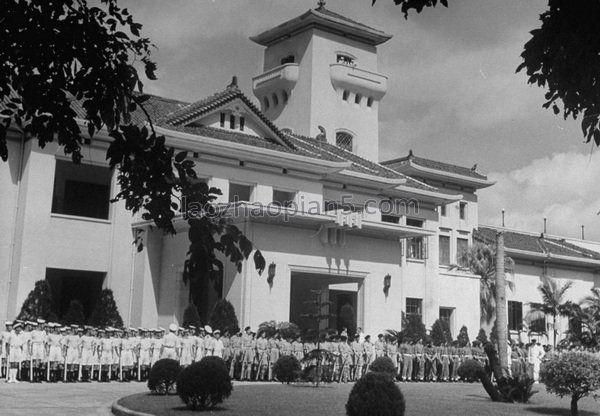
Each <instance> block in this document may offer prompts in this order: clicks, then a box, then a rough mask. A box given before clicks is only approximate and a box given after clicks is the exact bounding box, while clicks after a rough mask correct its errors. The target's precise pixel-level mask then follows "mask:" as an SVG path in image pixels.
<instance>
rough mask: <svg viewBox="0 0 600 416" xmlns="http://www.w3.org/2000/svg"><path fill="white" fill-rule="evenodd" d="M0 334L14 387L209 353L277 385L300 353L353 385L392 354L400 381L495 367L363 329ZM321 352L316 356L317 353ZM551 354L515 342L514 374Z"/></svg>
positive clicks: (32, 330) (35, 325)
mask: <svg viewBox="0 0 600 416" xmlns="http://www.w3.org/2000/svg"><path fill="white" fill-rule="evenodd" d="M5 325H6V329H5V330H4V331H2V332H1V333H0V361H1V377H2V378H4V379H5V380H6V381H7V382H9V383H16V382H20V381H28V382H34V383H35V382H42V381H45V382H58V381H61V382H67V383H68V382H76V381H79V382H90V381H99V382H110V381H145V380H147V378H148V375H149V371H150V368H151V367H152V365H153V364H154V363H155V362H157V361H158V360H160V359H163V358H170V359H174V360H178V361H179V363H180V364H181V365H182V366H187V365H189V364H191V363H193V362H196V361H200V360H201V359H202V358H203V357H206V356H217V357H220V358H222V359H223V360H224V361H225V362H226V364H227V366H228V368H229V373H230V376H231V377H232V378H233V379H235V380H248V381H273V380H274V379H275V375H274V372H273V369H274V365H275V363H276V362H277V360H278V359H279V358H280V357H282V356H286V355H289V356H295V357H296V358H297V359H298V360H299V361H300V363H301V366H302V370H303V371H309V370H311V369H313V370H314V369H315V368H319V373H318V374H319V376H320V377H321V378H322V380H323V381H326V382H340V383H345V382H351V381H355V380H357V379H359V378H360V377H362V375H363V374H365V373H366V372H367V371H368V369H369V366H370V365H371V363H373V361H374V360H375V359H377V358H379V357H389V358H390V359H391V361H392V363H393V365H394V367H395V371H396V375H397V379H398V380H401V381H407V382H408V381H423V382H425V381H429V382H432V381H440V382H452V381H459V380H460V377H459V374H458V368H459V367H460V365H461V364H462V363H463V362H464V361H466V360H477V361H479V362H480V363H481V365H482V366H484V367H488V368H489V365H488V358H487V355H486V353H485V352H484V349H483V347H482V346H481V345H480V344H479V342H477V341H475V342H473V345H467V346H463V347H460V346H458V343H457V342H456V341H455V342H453V343H448V344H445V345H432V344H431V343H423V342H422V341H421V340H418V341H416V342H413V343H398V340H397V339H396V338H394V337H391V336H389V335H388V336H384V335H383V334H379V335H378V336H377V338H376V339H374V340H372V339H371V336H370V335H365V334H363V333H362V331H361V330H360V328H359V333H358V334H356V335H355V336H353V337H352V339H349V337H348V336H347V334H346V332H345V331H344V332H342V333H341V334H330V335H323V336H321V337H320V338H319V339H310V340H309V339H302V338H301V337H299V336H296V335H287V336H283V335H282V334H280V333H278V332H269V331H259V332H258V333H256V332H253V331H252V330H251V328H250V327H246V328H245V329H244V331H241V332H239V333H234V334H229V333H228V332H226V331H224V333H223V334H221V331H220V330H219V329H214V330H213V329H212V328H211V327H209V326H205V327H201V328H196V327H194V326H189V327H187V328H181V327H178V326H177V325H175V324H171V325H170V326H169V328H168V330H165V329H163V328H152V329H147V328H126V329H119V328H111V327H108V328H94V327H91V326H78V325H70V326H62V325H59V324H55V323H52V322H50V323H46V322H44V321H43V320H37V321H36V322H30V321H24V322H23V321H15V322H6V323H5ZM316 351H318V353H316V354H315V352H316ZM547 352H548V351H545V350H544V349H543V348H542V347H541V346H540V345H539V344H537V343H535V342H533V343H531V345H527V346H523V345H517V344H513V345H512V347H511V351H510V357H511V366H510V370H511V371H512V373H514V374H513V375H517V374H519V373H530V374H531V375H532V376H534V377H535V378H536V381H537V375H538V374H539V363H540V361H541V360H542V359H543V357H544V355H545V354H546V353H547Z"/></svg>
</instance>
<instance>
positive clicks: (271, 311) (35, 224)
mask: <svg viewBox="0 0 600 416" xmlns="http://www.w3.org/2000/svg"><path fill="white" fill-rule="evenodd" d="M390 37H391V36H390V35H387V34H385V33H383V32H381V31H379V30H376V29H373V28H370V27H368V26H365V25H363V24H361V23H357V22H355V21H353V20H350V19H348V18H346V17H344V16H341V15H339V14H336V13H334V12H331V11H329V10H328V9H326V8H325V7H324V6H320V7H319V8H317V9H314V10H309V11H308V12H306V13H305V14H303V15H302V16H299V17H297V18H294V19H292V20H290V21H288V22H285V23H283V24H281V25H279V26H276V27H275V28H273V29H271V30H267V31H266V32H264V33H261V34H259V35H257V36H255V37H252V40H253V41H254V42H256V43H258V44H260V45H263V46H265V47H266V49H265V55H264V72H263V73H262V74H260V75H257V76H256V77H254V78H253V91H254V93H255V95H256V100H257V101H258V102H259V105H258V106H257V105H256V104H255V102H256V101H253V100H251V99H250V98H248V97H246V96H245V95H244V94H243V93H242V92H241V90H240V89H239V88H238V86H237V85H236V82H235V80H234V81H233V82H232V84H231V85H229V86H227V87H226V88H225V89H224V90H223V91H220V92H217V93H216V94H214V95H212V96H210V97H207V98H204V99H201V100H200V101H197V102H194V103H184V102H179V101H176V100H170V99H165V98H162V97H152V98H151V99H150V100H149V101H148V109H149V112H150V114H152V116H153V118H154V120H155V123H156V129H157V132H158V133H159V134H162V135H164V136H166V138H167V142H168V144H169V145H171V146H173V147H175V148H177V149H180V150H186V151H188V152H189V155H190V157H191V158H192V159H193V160H194V161H195V162H196V171H197V174H198V177H200V178H202V179H203V180H205V181H206V182H207V183H208V184H209V185H210V186H214V187H217V188H220V189H221V190H222V192H223V195H222V196H221V197H220V199H219V200H218V203H219V204H221V205H220V206H221V209H225V210H227V211H228V213H229V215H230V216H231V220H232V221H233V222H234V223H236V224H237V225H238V227H239V228H240V229H241V230H242V231H243V232H244V233H245V234H246V236H248V238H249V239H250V240H251V241H252V242H253V244H254V245H255V246H256V247H257V248H259V249H260V250H261V251H262V253H263V256H264V257H265V259H266V261H267V265H268V270H265V273H264V274H263V275H262V276H259V275H258V273H257V272H256V270H255V269H254V267H253V264H252V262H251V261H250V262H248V263H247V264H246V265H244V267H243V269H242V271H241V273H238V272H237V270H235V268H234V267H233V266H232V265H230V264H227V265H226V270H225V276H224V279H223V284H222V287H217V288H214V287H213V286H212V284H211V285H208V284H207V286H206V287H205V299H204V302H203V304H201V305H197V306H198V307H199V310H200V313H201V315H202V316H203V317H206V315H207V313H208V311H209V309H210V307H211V306H212V304H213V303H214V301H215V300H216V299H217V298H218V297H220V296H222V297H225V298H227V299H228V300H229V301H231V302H232V303H233V305H234V307H235V309H236V311H237V314H238V317H239V319H240V325H243V326H245V325H250V326H252V327H257V326H258V325H259V324H260V323H261V322H263V321H267V320H277V321H292V322H295V323H297V324H299V325H301V326H303V327H308V326H309V325H312V323H310V322H307V321H306V320H305V318H303V317H302V316H301V315H302V314H304V313H307V312H309V311H308V310H307V308H308V307H307V305H306V304H305V301H307V300H311V299H312V298H313V297H314V294H313V292H311V291H312V290H316V289H318V290H321V291H322V293H324V295H325V296H326V298H327V299H329V300H330V301H332V302H333V304H332V307H331V308H332V309H331V312H333V313H335V314H337V315H338V316H339V310H340V308H341V307H342V306H343V305H346V304H350V305H352V306H353V309H354V310H355V312H356V319H357V322H358V325H359V326H362V327H363V328H364V330H365V331H366V332H369V333H377V332H379V331H382V330H385V329H391V328H393V329H400V328H401V318H402V313H403V312H405V313H407V314H419V315H421V316H422V318H423V320H424V322H425V324H426V325H427V326H428V327H429V326H431V324H432V323H433V322H434V321H435V320H436V319H438V318H442V319H446V320H448V322H449V323H450V326H451V329H452V331H453V334H456V333H457V331H458V329H459V328H460V326H462V325H466V326H467V327H468V329H469V331H470V333H471V334H473V335H475V334H476V333H477V330H478V329H479V327H480V317H479V281H478V279H477V277H476V276H474V275H472V274H470V273H465V272H460V271H456V270H455V269H452V268H450V267H449V266H450V265H451V264H452V263H454V262H455V259H456V254H457V253H458V252H460V250H462V249H464V248H465V247H468V246H469V245H470V244H471V242H472V239H473V230H474V229H477V227H478V218H477V211H478V210H477V195H476V193H477V190H478V189H481V188H484V187H488V186H491V185H493V183H492V182H490V181H489V180H488V179H487V178H486V176H484V175H482V174H480V173H479V172H477V171H476V170H475V168H473V169H470V168H463V167H459V166H454V165H450V164H447V163H442V162H436V161H432V160H428V159H425V158H422V157H418V156H416V155H413V154H412V152H410V153H409V154H408V156H406V157H404V158H400V159H396V160H390V161H382V160H381V159H382V157H380V156H379V138H378V130H379V128H378V108H379V105H381V104H382V103H381V99H382V97H383V96H384V95H385V92H386V89H387V83H388V79H387V77H386V76H385V75H382V74H379V73H378V69H377V45H379V44H381V43H383V42H385V41H387V40H388V39H390ZM75 107H76V110H77V111H81V109H80V108H77V106H75ZM80 114H81V113H80ZM136 120H137V121H142V120H143V119H142V118H140V117H138V118H137V119H136ZM109 140H110V138H108V137H107V135H106V134H103V133H100V134H97V135H96V136H94V138H93V139H92V140H88V141H87V142H86V145H85V149H84V156H85V159H84V161H83V163H82V164H81V165H79V166H75V165H73V164H71V163H70V161H69V160H68V159H66V158H65V157H64V156H62V150H61V149H58V148H57V147H56V145H53V144H49V145H48V146H46V147H45V148H44V149H40V148H39V147H38V146H37V144H36V143H35V141H32V140H25V139H24V136H23V135H22V134H21V132H19V131H17V130H14V131H11V132H10V137H9V152H10V158H9V161H8V163H4V164H0V187H1V189H2V190H3V198H2V199H0V212H1V213H2V215H1V216H0V247H1V252H0V320H1V319H4V318H13V317H14V316H15V315H16V314H18V312H19V308H20V306H21V304H22V302H23V300H24V299H25V298H26V296H27V294H28V292H29V291H30V290H31V289H32V288H33V285H34V282H35V281H37V280H40V279H46V280H48V282H49V283H50V286H51V288H52V293H53V297H54V305H53V308H54V310H55V311H56V313H57V314H58V315H60V314H61V313H64V312H65V310H66V308H67V307H68V304H69V302H70V301H71V300H72V299H79V300H80V301H82V303H83V304H84V307H85V310H86V313H89V312H90V311H91V309H92V308H93V306H94V302H95V299H96V297H97V294H98V293H99V291H100V290H101V289H102V288H106V287H108V288H111V289H112V290H113V291H114V293H115V297H116V301H117V304H118V307H119V309H120V312H121V314H122V316H123V318H124V320H125V322H126V323H128V324H131V325H135V326H138V325H143V326H149V327H153V326H156V325H162V326H166V325H168V324H169V323H170V322H172V321H176V322H179V321H181V319H182V316H183V311H184V309H185V308H186V307H187V306H188V299H189V296H188V291H189V288H188V287H186V286H185V285H184V283H183V279H182V275H183V269H184V263H185V259H186V252H187V247H188V237H187V233H186V228H187V223H186V221H185V220H184V219H182V218H178V219H177V220H176V227H177V230H178V231H179V233H178V234H177V235H176V236H165V235H164V234H163V233H162V232H160V231H158V230H156V229H155V228H154V227H153V226H152V224H151V223H148V222H145V221H142V220H141V219H140V218H132V216H131V214H130V212H128V211H126V210H125V209H124V204H123V203H116V204H110V203H109V199H110V197H111V196H114V195H115V194H116V193H117V191H118V189H117V185H116V181H115V175H114V172H111V171H110V170H109V169H108V167H107V164H106V161H105V152H106V148H107V143H108V141H109ZM378 162H379V163H378ZM486 230H489V229H486ZM486 232H488V231H486ZM489 232H491V231H489ZM137 236H142V238H143V239H144V250H143V251H141V252H139V253H138V252H137V251H136V249H135V247H134V245H133V244H132V241H133V240H134V238H135V237H137ZM510 241H512V240H511V239H510V238H507V249H508V250H512V248H511V246H510V244H509V242H510ZM573 247H576V245H574V244H573ZM514 249H515V250H520V249H519V248H518V247H516V248H514ZM576 251H577V250H572V251H570V252H568V253H564V259H562V258H561V259H562V260H564V262H563V263H560V262H559V263H557V264H556V267H558V268H560V273H559V272H558V270H559V269H556V270H557V272H556V273H557V277H563V278H569V279H579V280H580V281H581V283H580V286H581V290H579V289H578V291H577V296H579V294H580V292H581V294H583V293H584V292H585V291H586V290H589V288H591V287H594V286H595V287H597V286H599V285H600V277H599V276H598V274H597V272H598V269H599V268H600V255H597V253H593V252H592V251H591V250H584V249H582V251H581V253H585V254H584V255H583V257H582V256H581V255H580V254H581V253H579V252H576ZM509 254H510V255H513V254H514V255H515V257H516V253H513V252H510V253H509ZM538 254H539V253H538ZM586 256H587V257H586ZM534 257H535V256H534ZM584 257H585V258H584ZM562 260H561V261H562ZM524 261H525V260H524ZM529 261H530V260H529V259H527V260H526V261H525V263H523V264H524V265H525V264H527V262H529ZM531 262H532V267H533V268H527V267H528V266H527V267H525V266H523V269H522V271H519V272H518V273H517V275H516V276H515V280H516V282H517V288H518V289H517V291H516V292H515V293H514V294H512V295H511V296H512V297H511V301H512V300H514V301H519V302H521V303H526V302H527V301H528V299H529V300H537V299H538V297H536V296H537V294H536V289H535V287H536V283H537V282H536V281H535V279H536V278H537V279H538V281H539V275H540V274H541V273H540V265H541V264H547V263H548V262H546V263H544V262H543V261H542V260H541V259H537V258H536V259H532V260H531ZM563 266H564V267H563ZM552 267H555V264H554V263H552ZM520 270H521V269H520ZM544 270H545V269H544ZM552 270H554V269H552ZM269 276H270V279H268V277H269ZM521 281H523V283H522V284H521ZM578 284H579V283H578ZM523 310H525V309H523ZM523 313H524V312H523ZM523 316H524V315H523ZM521 319H523V318H522V317H521ZM339 325H340V323H339V321H338V318H331V320H330V322H329V326H330V327H333V328H338V327H339Z"/></svg>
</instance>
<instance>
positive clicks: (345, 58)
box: [336, 53, 355, 66]
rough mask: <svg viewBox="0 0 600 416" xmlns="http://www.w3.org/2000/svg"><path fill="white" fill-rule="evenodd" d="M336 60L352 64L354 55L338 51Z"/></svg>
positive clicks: (340, 62)
mask: <svg viewBox="0 0 600 416" xmlns="http://www.w3.org/2000/svg"><path fill="white" fill-rule="evenodd" d="M336 62H337V63H339V64H344V65H349V66H354V65H355V63H354V57H352V56H350V55H346V54H344V53H338V54H337V56H336Z"/></svg>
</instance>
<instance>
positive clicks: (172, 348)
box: [160, 324, 179, 360]
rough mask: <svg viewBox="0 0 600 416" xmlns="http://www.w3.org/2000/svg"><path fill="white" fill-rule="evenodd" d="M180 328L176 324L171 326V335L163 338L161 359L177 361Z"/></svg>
mask: <svg viewBox="0 0 600 416" xmlns="http://www.w3.org/2000/svg"><path fill="white" fill-rule="evenodd" d="M177 329H178V326H177V325H176V324H171V325H169V333H168V334H166V335H165V336H164V337H163V340H162V351H161V354H160V358H161V359H163V358H170V359H172V360H177V359H178V357H177V348H179V338H178V337H177Z"/></svg>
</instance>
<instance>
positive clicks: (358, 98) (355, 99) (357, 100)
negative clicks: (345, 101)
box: [354, 94, 362, 105]
mask: <svg viewBox="0 0 600 416" xmlns="http://www.w3.org/2000/svg"><path fill="white" fill-rule="evenodd" d="M360 100H362V95H360V94H356V95H355V96H354V104H358V105H360Z"/></svg>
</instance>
